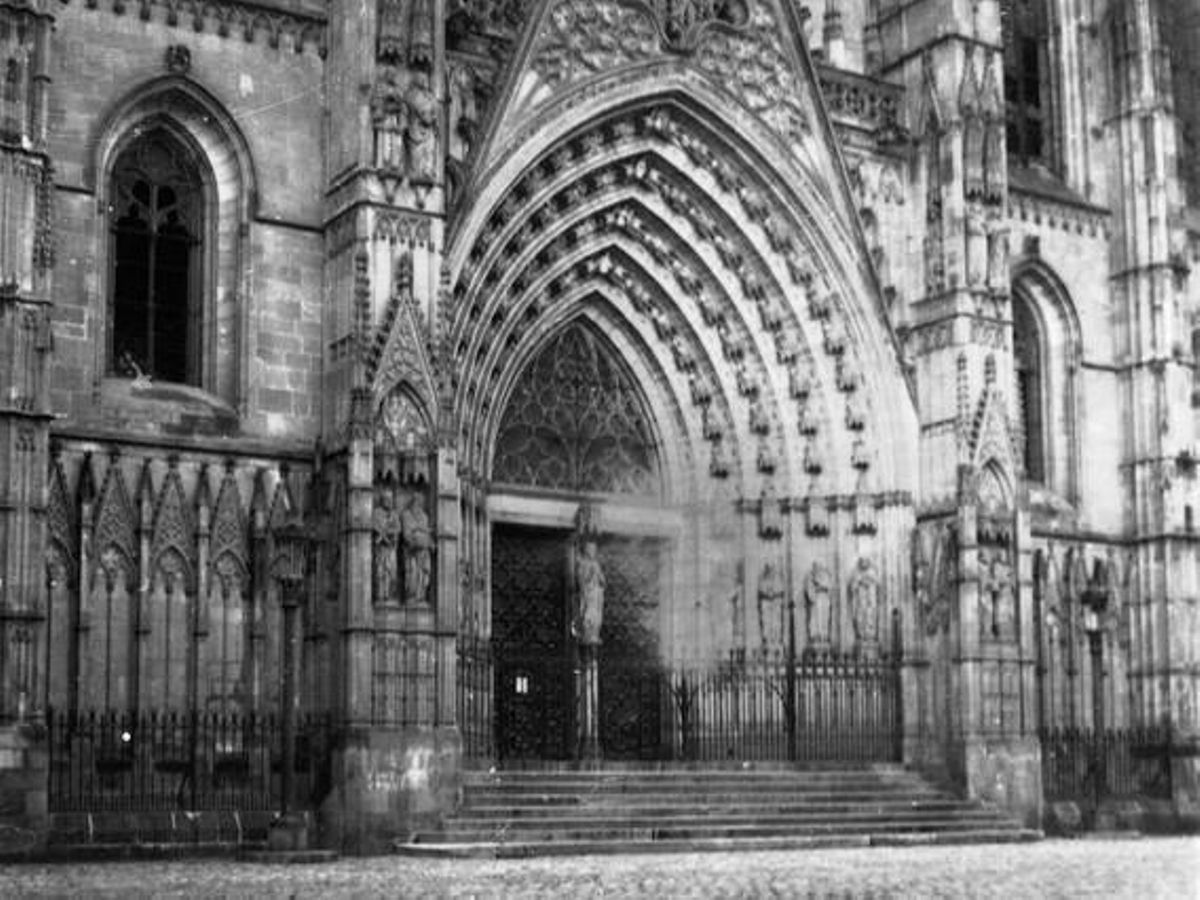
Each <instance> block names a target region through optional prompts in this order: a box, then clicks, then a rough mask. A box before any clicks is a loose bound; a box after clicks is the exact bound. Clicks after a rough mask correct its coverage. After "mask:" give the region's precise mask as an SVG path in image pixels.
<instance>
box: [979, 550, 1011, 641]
mask: <svg viewBox="0 0 1200 900" xmlns="http://www.w3.org/2000/svg"><path fill="white" fill-rule="evenodd" d="M983 596H984V602H985V604H986V606H985V608H984V610H983V632H984V635H985V636H987V637H991V638H994V639H995V640H1010V639H1011V638H1013V637H1015V634H1014V628H1013V625H1014V619H1015V613H1016V610H1015V609H1014V608H1013V572H1012V566H1011V565H1010V564H1009V561H1008V553H1007V552H1000V553H997V554H996V555H995V556H994V557H992V561H991V563H990V564H989V565H988V568H987V574H986V575H985V580H984V584H983Z"/></svg>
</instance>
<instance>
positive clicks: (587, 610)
mask: <svg viewBox="0 0 1200 900" xmlns="http://www.w3.org/2000/svg"><path fill="white" fill-rule="evenodd" d="M604 587H605V579H604V569H602V568H601V567H600V559H599V557H598V556H597V555H596V542H595V541H585V542H584V544H583V545H582V546H581V547H580V548H579V555H578V557H577V558H576V560H575V590H576V592H577V594H578V597H579V619H578V622H577V623H576V627H575V631H576V634H577V635H578V637H579V642H580V643H581V644H584V645H587V646H591V647H594V646H597V645H598V644H599V643H600V628H601V626H602V625H603V622H604Z"/></svg>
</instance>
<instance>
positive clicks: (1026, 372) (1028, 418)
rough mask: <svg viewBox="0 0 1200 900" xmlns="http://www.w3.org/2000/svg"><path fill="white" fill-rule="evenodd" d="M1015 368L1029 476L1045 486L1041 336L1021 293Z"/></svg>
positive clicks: (1017, 307)
mask: <svg viewBox="0 0 1200 900" xmlns="http://www.w3.org/2000/svg"><path fill="white" fill-rule="evenodd" d="M1013 365H1014V367H1015V368H1016V376H1017V400H1018V402H1019V403H1020V405H1021V425H1022V430H1023V431H1024V434H1025V477H1026V478H1028V479H1029V480H1030V481H1032V482H1036V483H1038V484H1041V483H1043V482H1045V480H1046V439H1045V431H1044V425H1043V420H1044V416H1043V412H1042V411H1043V407H1044V405H1045V402H1044V382H1043V378H1042V348H1041V336H1040V334H1039V333H1038V328H1037V322H1036V321H1035V320H1034V318H1033V310H1031V309H1030V308H1029V304H1028V303H1027V302H1026V301H1025V300H1024V298H1022V297H1021V296H1020V295H1019V294H1018V295H1014V297H1013Z"/></svg>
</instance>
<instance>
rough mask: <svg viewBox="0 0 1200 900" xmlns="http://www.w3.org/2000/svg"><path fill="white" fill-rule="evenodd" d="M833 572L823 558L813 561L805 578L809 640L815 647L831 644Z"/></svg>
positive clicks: (805, 602) (805, 603)
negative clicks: (830, 624) (830, 623)
mask: <svg viewBox="0 0 1200 900" xmlns="http://www.w3.org/2000/svg"><path fill="white" fill-rule="evenodd" d="M832 597H833V573H832V572H831V571H829V566H827V565H825V563H824V562H823V561H821V560H819V559H818V560H817V561H816V562H814V563H813V566H812V569H811V570H810V571H809V573H808V577H807V578H805V579H804V605H805V608H806V611H807V613H808V642H809V644H810V645H811V646H813V647H818V648H820V647H827V646H828V645H829V622H830V619H831V616H832V613H833V604H832Z"/></svg>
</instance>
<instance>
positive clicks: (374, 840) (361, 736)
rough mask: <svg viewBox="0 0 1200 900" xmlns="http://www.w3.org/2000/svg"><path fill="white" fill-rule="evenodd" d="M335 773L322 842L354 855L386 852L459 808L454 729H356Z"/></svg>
mask: <svg viewBox="0 0 1200 900" xmlns="http://www.w3.org/2000/svg"><path fill="white" fill-rule="evenodd" d="M332 770H333V772H332V774H333V789H332V790H331V791H330V793H329V796H328V797H327V798H326V800H325V802H324V803H323V804H322V807H321V810H320V816H321V826H322V844H323V845H325V846H333V847H337V848H339V849H340V850H341V852H343V853H346V854H352V855H370V854H378V853H385V852H388V851H389V850H390V849H391V846H392V843H393V842H394V841H395V840H397V839H404V838H406V837H407V835H408V834H410V833H411V832H414V831H417V830H419V829H425V828H430V827H434V826H436V825H437V824H438V822H439V821H440V819H441V818H442V817H443V816H444V815H446V814H448V813H450V812H452V811H453V810H454V809H455V808H456V807H457V805H458V802H459V799H460V798H459V794H460V785H461V770H462V740H461V738H460V735H459V732H458V729H457V728H454V727H435V728H414V729H400V728H395V729H393V728H384V727H363V728H355V729H352V730H351V731H350V732H349V733H348V734H347V735H346V736H345V740H344V742H343V744H342V746H341V748H340V749H339V750H338V751H337V752H335V753H334V756H333V760H332Z"/></svg>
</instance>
